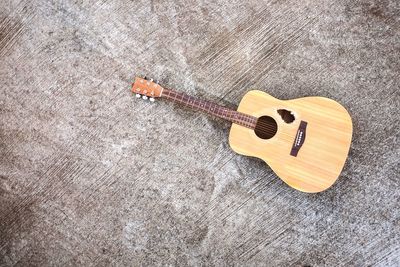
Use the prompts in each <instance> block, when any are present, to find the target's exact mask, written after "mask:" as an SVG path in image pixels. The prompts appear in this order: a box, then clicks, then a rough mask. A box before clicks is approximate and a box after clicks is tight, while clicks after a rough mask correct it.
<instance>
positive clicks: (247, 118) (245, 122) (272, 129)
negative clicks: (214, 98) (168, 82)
mask: <svg viewBox="0 0 400 267" xmlns="http://www.w3.org/2000/svg"><path fill="white" fill-rule="evenodd" d="M165 93H168V97H169V98H170V99H172V100H174V101H175V102H179V103H184V104H185V105H191V106H192V107H193V108H196V109H198V110H202V111H204V112H206V113H209V114H212V115H214V116H218V117H221V118H222V119H226V120H228V121H230V122H232V123H237V124H239V125H242V126H244V127H247V128H250V129H253V130H255V128H256V127H257V122H255V123H254V119H257V118H255V117H252V116H251V115H247V114H244V113H241V112H238V111H235V110H230V109H228V108H225V107H222V106H219V105H217V104H215V103H212V102H209V101H206V100H201V99H196V98H194V97H191V96H189V95H186V94H184V93H178V92H175V91H172V90H168V91H167V92H164V94H165ZM170 93H172V94H173V95H171V94H170ZM185 96H187V97H188V99H187V100H185ZM179 97H181V99H179ZM190 101H193V102H190ZM197 102H199V103H201V104H200V105H198V104H197ZM207 104H209V107H208V108H204V107H206V106H207ZM211 107H212V108H213V109H212V110H211V109H210V108H211ZM215 108H217V112H215ZM221 109H222V110H221ZM219 111H221V114H220V112H219ZM226 112H228V114H226ZM232 113H236V114H238V115H239V116H235V115H233V116H234V117H233V118H232ZM238 117H239V118H238ZM257 128H258V129H259V130H261V131H264V132H265V133H267V134H270V135H274V134H276V132H277V127H276V126H273V125H268V124H264V123H263V122H260V125H259V126H258V127H257ZM286 135H288V134H286ZM288 136H289V135H288ZM290 137H291V135H290Z"/></svg>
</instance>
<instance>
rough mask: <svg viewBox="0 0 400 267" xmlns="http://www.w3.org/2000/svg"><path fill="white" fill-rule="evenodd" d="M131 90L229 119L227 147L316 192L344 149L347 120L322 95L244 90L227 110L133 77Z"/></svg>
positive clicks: (332, 174) (329, 179)
mask: <svg viewBox="0 0 400 267" xmlns="http://www.w3.org/2000/svg"><path fill="white" fill-rule="evenodd" d="M132 92H134V93H135V94H136V96H137V97H142V98H144V99H148V98H149V99H150V100H151V101H154V99H155V98H157V97H163V98H166V99H170V100H172V101H174V102H177V103H181V104H184V105H185V106H187V107H189V108H193V109H196V110H200V111H203V112H205V113H208V114H211V115H213V116H216V117H219V118H222V119H225V120H228V121H230V122H232V127H231V130H230V134H229V144H230V146H231V148H232V149H233V150H234V151H235V152H237V153H239V154H242V155H246V156H252V157H257V158H260V159H262V160H264V161H265V162H266V163H267V164H268V165H269V166H270V167H271V168H272V170H273V171H274V172H275V173H276V174H277V175H278V176H279V177H280V178H281V179H282V180H283V181H284V182H285V183H287V184H288V185H289V186H291V187H292V188H295V189H297V190H300V191H303V192H309V193H316V192H321V191H323V190H326V189H327V188H329V187H330V186H332V184H333V183H334V182H335V181H336V180H337V178H338V177H339V175H340V173H341V171H342V168H343V166H344V163H345V161H346V158H347V154H348V151H349V148H350V143H351V137H352V121H351V117H350V115H349V114H348V112H347V111H346V109H345V108H344V107H343V106H341V105H340V104H339V103H337V102H335V101H333V100H331V99H328V98H324V97H305V98H299V99H293V100H279V99H276V98H274V97H272V96H270V95H269V94H267V93H264V92H262V91H257V90H253V91H249V92H248V93H247V94H246V95H245V96H244V97H243V99H242V101H241V102H240V104H239V107H238V110H232V109H229V108H226V107H223V106H221V105H219V104H216V103H212V102H210V101H205V100H201V99H197V98H195V97H192V96H189V95H187V94H184V93H180V92H176V91H174V90H171V89H167V88H163V87H162V86H160V85H158V84H157V83H155V82H153V80H147V79H143V78H136V79H135V82H134V84H133V86H132Z"/></svg>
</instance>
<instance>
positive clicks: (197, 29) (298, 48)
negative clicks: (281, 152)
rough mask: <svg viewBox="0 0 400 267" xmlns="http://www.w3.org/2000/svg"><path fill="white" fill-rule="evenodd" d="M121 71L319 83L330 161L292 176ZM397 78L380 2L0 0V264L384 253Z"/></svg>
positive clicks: (394, 250)
mask: <svg viewBox="0 0 400 267" xmlns="http://www.w3.org/2000/svg"><path fill="white" fill-rule="evenodd" d="M139 74H141V75H148V76H149V77H153V78H154V79H157V80H159V81H160V83H161V84H162V85H164V86H168V87H171V88H175V89H177V90H181V91H183V92H186V93H188V94H192V95H195V96H198V97H203V98H206V99H209V100H213V101H216V102H218V103H220V104H223V105H226V106H228V107H231V108H234V107H236V106H237V104H238V102H239V101H240V99H241V97H242V96H243V95H244V94H245V93H246V92H247V91H249V90H251V89H259V90H263V91H265V92H268V93H270V94H272V95H273V96H275V97H278V98H281V99H292V98H298V97H304V96H311V95H318V96H324V97H329V98H332V99H335V100H337V101H339V102H340V103H342V104H343V105H344V106H345V107H346V108H347V109H348V110H349V112H350V114H351V115H352V117H353V123H354V135H353V143H352V146H351V150H350V156H349V159H348V161H347V163H346V165H345V168H344V171H343V173H342V175H341V177H340V179H339V180H338V182H337V183H336V184H335V185H334V186H333V187H332V188H331V189H329V190H327V191H325V192H323V193H319V194H305V193H301V192H298V191H296V190H293V189H291V188H290V187H288V186H287V185H286V184H285V183H283V182H282V181H281V180H280V179H279V178H278V177H277V176H276V175H275V174H274V173H273V172H272V171H271V169H270V168H268V166H267V165H266V164H265V163H264V162H262V161H261V160H258V159H255V158H248V157H244V156H240V155H237V154H235V153H234V152H233V151H232V150H231V149H230V147H229V144H228V139H227V137H228V134H229V129H230V124H229V123H228V122H225V121H222V120H218V119H213V118H210V117H208V116H206V115H204V114H200V113H196V112H193V111H191V110H188V109H182V108H180V107H179V106H177V105H174V104H172V103H169V102H167V101H163V100H160V101H157V102H156V103H149V102H146V101H143V100H138V99H136V98H135V97H134V96H132V94H131V92H130V86H131V82H132V80H133V78H134V76H135V75H139ZM399 76H400V2H399V1H397V0H365V1H353V0H334V1H331V0H329V1H328V0H313V1H312V0H287V1H276V0H270V1H259V0H250V1H238V0H218V1H212V0H177V1H171V0H167V1H159V0H154V1H127V0H120V1H107V0H101V1H92V0H91V1H72V0H71V1H67V0H66V1H40V0H39V1H14V0H4V1H1V3H0V85H1V94H0V125H1V127H0V145H1V149H0V153H1V154H0V265H1V266H26V265H29V266H50V265H58V266H61V265H70V266H108V265H112V266H125V265H128V266H163V265H170V266H400V221H399V219H400V218H399V214H400V204H399V203H400V187H399V186H400V182H399V178H400V175H399V167H400V166H399V159H400V150H399V133H400V129H399V118H400V114H399V107H400V96H399V86H400V77H399Z"/></svg>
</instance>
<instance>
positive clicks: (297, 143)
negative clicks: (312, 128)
mask: <svg viewBox="0 0 400 267" xmlns="http://www.w3.org/2000/svg"><path fill="white" fill-rule="evenodd" d="M306 128H307V122H305V121H301V122H300V125H299V128H298V129H297V134H296V138H295V139H294V142H293V145H292V150H291V151H290V155H291V156H293V157H297V153H299V150H300V148H301V146H302V145H303V144H304V140H306Z"/></svg>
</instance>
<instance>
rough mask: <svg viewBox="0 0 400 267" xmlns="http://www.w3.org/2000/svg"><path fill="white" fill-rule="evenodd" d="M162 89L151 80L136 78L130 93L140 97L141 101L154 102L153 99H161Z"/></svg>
mask: <svg viewBox="0 0 400 267" xmlns="http://www.w3.org/2000/svg"><path fill="white" fill-rule="evenodd" d="M163 90H164V88H162V87H161V86H160V85H159V84H157V83H155V82H153V79H150V80H148V79H146V78H140V77H136V78H135V82H134V83H133V85H132V92H133V93H136V97H137V98H139V97H142V98H143V99H149V100H150V101H151V102H154V98H155V97H161V95H162V92H163Z"/></svg>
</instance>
